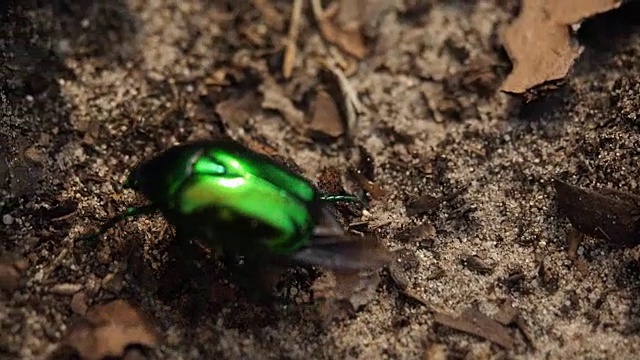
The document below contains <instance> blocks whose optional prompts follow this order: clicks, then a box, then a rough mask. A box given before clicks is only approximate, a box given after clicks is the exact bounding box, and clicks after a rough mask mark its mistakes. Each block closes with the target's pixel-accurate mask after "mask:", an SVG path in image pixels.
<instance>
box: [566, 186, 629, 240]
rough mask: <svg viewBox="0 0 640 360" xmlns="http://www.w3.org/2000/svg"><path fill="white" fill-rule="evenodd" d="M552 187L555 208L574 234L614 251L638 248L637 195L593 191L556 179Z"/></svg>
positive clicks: (621, 192) (617, 191)
mask: <svg viewBox="0 0 640 360" xmlns="http://www.w3.org/2000/svg"><path fill="white" fill-rule="evenodd" d="M554 185H555V189H556V193H557V202H558V207H559V209H560V210H561V211H562V212H563V213H564V214H565V215H566V216H567V218H568V219H569V221H570V222H571V225H573V227H574V228H575V229H576V230H578V231H580V232H581V233H583V234H585V235H588V236H591V237H594V238H598V239H603V240H607V241H608V242H609V243H610V244H611V245H614V246H617V247H634V246H636V245H638V244H640V196H639V195H635V194H630V193H627V192H624V191H620V190H614V189H602V190H600V191H594V190H589V189H584V188H581V187H578V186H574V185H570V184H568V183H566V182H564V181H561V180H558V179H555V181H554ZM573 246H575V245H573Z"/></svg>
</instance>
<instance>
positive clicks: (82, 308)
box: [71, 291, 89, 315]
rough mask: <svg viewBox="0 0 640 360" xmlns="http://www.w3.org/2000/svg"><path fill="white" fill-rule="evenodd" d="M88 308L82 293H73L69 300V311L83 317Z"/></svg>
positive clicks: (85, 296) (84, 295) (85, 297)
mask: <svg viewBox="0 0 640 360" xmlns="http://www.w3.org/2000/svg"><path fill="white" fill-rule="evenodd" d="M88 308H89V306H88V305H87V295H86V294H85V293H84V292H83V291H79V292H77V293H75V294H74V295H73V297H72V298H71V310H72V311H73V312H74V313H76V314H79V315H84V314H86V313H87V309H88Z"/></svg>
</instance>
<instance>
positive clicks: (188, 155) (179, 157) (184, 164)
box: [124, 145, 201, 206]
mask: <svg viewBox="0 0 640 360" xmlns="http://www.w3.org/2000/svg"><path fill="white" fill-rule="evenodd" d="M200 150H201V148H199V147H197V146H193V145H179V146H174V147H172V148H170V149H168V150H166V151H164V152H163V153H161V154H159V155H157V156H155V157H154V158H152V159H150V160H147V161H145V162H142V163H140V164H138V165H137V166H136V167H135V168H134V169H133V170H132V171H131V173H130V174H129V177H128V178H127V180H126V182H125V183H124V187H125V188H127V189H131V190H134V191H136V192H140V193H142V194H143V195H144V196H145V197H146V198H147V199H149V200H150V201H151V202H153V203H155V204H156V205H158V206H170V205H169V204H170V203H171V201H172V199H173V197H174V195H175V192H176V191H177V190H178V188H179V187H180V185H181V184H182V182H183V181H184V180H185V179H186V178H187V177H188V176H190V174H191V170H190V169H191V166H192V164H193V162H194V161H195V159H197V157H198V156H199V154H200V152H201V151H200Z"/></svg>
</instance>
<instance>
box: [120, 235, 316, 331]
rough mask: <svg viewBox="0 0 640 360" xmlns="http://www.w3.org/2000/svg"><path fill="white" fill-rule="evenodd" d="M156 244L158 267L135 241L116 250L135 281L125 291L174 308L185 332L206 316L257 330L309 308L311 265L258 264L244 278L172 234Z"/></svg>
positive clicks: (294, 318)
mask: <svg viewBox="0 0 640 360" xmlns="http://www.w3.org/2000/svg"><path fill="white" fill-rule="evenodd" d="M158 243H162V244H164V245H163V247H164V248H163V249H162V250H160V249H159V251H162V252H165V253H166V255H167V261H166V262H165V263H164V264H163V265H162V266H160V267H159V268H158V267H157V266H156V265H154V264H151V263H149V262H148V261H146V260H144V255H143V253H144V252H145V250H143V246H142V245H141V243H140V242H136V241H129V242H127V246H128V248H127V249H121V251H122V252H123V255H125V257H126V258H127V263H128V270H127V271H128V272H129V273H131V274H135V276H134V278H135V279H136V281H135V284H134V285H133V286H132V287H130V288H129V290H130V291H133V292H134V294H131V295H133V296H134V297H140V296H152V297H154V298H156V299H158V300H159V301H161V302H162V303H164V304H165V305H167V306H169V307H171V308H173V309H175V310H176V313H177V314H179V315H178V317H179V318H181V319H182V320H181V321H182V322H184V323H186V324H191V325H190V327H189V328H188V329H187V331H190V330H189V329H195V328H197V326H198V325H200V324H202V322H210V321H211V319H216V321H217V320H222V321H223V322H224V324H225V328H229V329H237V330H239V331H248V332H253V331H259V330H261V329H263V328H265V327H268V326H270V325H272V324H274V323H275V322H279V321H283V320H285V321H292V322H294V321H297V322H299V321H300V320H301V314H302V313H303V312H305V311H307V310H309V306H305V303H307V302H308V300H309V296H307V295H308V294H309V289H310V288H311V284H312V282H313V280H314V279H315V278H316V277H318V276H319V272H318V271H316V270H315V269H313V268H290V269H285V270H283V269H277V268H271V267H262V268H260V269H259V273H258V274H257V276H250V275H251V274H245V273H242V272H240V274H239V270H242V269H239V268H236V267H229V266H227V265H226V264H224V263H223V261H221V260H219V259H216V258H215V257H214V256H213V254H212V253H209V252H207V251H203V250H202V249H201V248H199V247H197V246H193V245H191V246H185V244H189V242H186V241H177V239H175V238H174V235H173V234H166V235H165V236H163V239H161V240H160V241H159V242H158ZM165 246H166V247H165ZM292 289H293V290H292ZM143 293H146V295H143ZM292 294H295V295H292ZM285 308H286V309H292V310H291V311H288V310H287V311H284V309H285ZM307 321H308V318H307Z"/></svg>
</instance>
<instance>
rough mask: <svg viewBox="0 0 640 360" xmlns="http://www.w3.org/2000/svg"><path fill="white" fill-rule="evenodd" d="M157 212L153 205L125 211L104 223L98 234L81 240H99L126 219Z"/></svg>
mask: <svg viewBox="0 0 640 360" xmlns="http://www.w3.org/2000/svg"><path fill="white" fill-rule="evenodd" d="M155 211H157V208H156V207H155V206H152V205H146V206H140V207H130V208H127V210H125V211H123V212H122V213H120V214H118V215H116V216H114V217H112V218H111V219H109V220H107V221H106V222H104V223H103V224H102V225H101V226H100V229H98V231H96V232H94V233H92V234H88V235H84V236H81V237H80V239H81V240H97V238H98V237H99V236H100V235H102V234H104V233H106V232H107V231H109V229H111V228H112V227H114V226H115V225H116V224H117V223H119V222H120V221H122V220H125V219H127V218H130V217H135V216H140V215H145V214H151V213H153V212H155Z"/></svg>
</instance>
